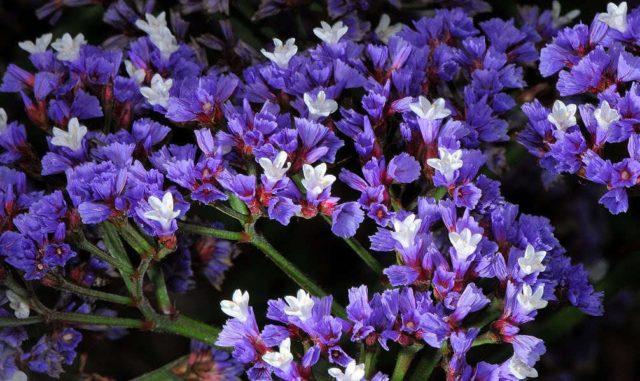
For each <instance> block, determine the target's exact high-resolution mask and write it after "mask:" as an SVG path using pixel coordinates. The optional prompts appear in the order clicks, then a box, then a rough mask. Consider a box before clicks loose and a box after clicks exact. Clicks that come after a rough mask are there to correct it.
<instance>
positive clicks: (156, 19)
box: [136, 12, 167, 34]
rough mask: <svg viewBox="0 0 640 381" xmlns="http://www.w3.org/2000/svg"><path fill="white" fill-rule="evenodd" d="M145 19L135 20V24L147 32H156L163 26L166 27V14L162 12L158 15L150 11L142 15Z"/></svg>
mask: <svg viewBox="0 0 640 381" xmlns="http://www.w3.org/2000/svg"><path fill="white" fill-rule="evenodd" d="M144 17H145V19H146V21H145V20H142V19H139V20H136V26H137V27H138V29H140V30H142V31H143V32H145V33H147V34H154V33H158V32H159V31H160V30H162V29H163V28H166V27H167V14H166V13H164V12H162V13H160V14H159V15H158V16H154V15H152V14H150V13H147V14H145V15H144Z"/></svg>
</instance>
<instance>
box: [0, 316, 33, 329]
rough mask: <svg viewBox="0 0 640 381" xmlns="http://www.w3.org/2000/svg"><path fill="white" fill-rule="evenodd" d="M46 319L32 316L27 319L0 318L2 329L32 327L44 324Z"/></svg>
mask: <svg viewBox="0 0 640 381" xmlns="http://www.w3.org/2000/svg"><path fill="white" fill-rule="evenodd" d="M43 321H44V319H42V317H41V316H30V317H28V318H26V319H14V318H5V317H3V318H0V328H8V327H20V326H23V325H32V324H38V323H42V322H43Z"/></svg>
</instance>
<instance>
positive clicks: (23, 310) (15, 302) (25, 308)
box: [6, 290, 29, 319]
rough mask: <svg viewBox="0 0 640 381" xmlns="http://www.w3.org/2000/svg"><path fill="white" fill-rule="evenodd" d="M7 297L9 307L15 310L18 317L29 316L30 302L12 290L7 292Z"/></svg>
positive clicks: (14, 312) (24, 317)
mask: <svg viewBox="0 0 640 381" xmlns="http://www.w3.org/2000/svg"><path fill="white" fill-rule="evenodd" d="M6 295H7V299H9V307H11V309H12V310H13V314H14V315H15V316H16V317H17V318H18V319H26V318H28V317H29V303H27V301H26V300H24V299H23V298H22V297H21V296H20V295H18V294H16V293H15V292H13V291H11V290H7V292H6Z"/></svg>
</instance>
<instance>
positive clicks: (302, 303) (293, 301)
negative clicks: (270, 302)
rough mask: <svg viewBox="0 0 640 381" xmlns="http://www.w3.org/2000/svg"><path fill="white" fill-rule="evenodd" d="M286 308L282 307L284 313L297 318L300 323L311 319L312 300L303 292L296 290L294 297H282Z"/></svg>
mask: <svg viewBox="0 0 640 381" xmlns="http://www.w3.org/2000/svg"><path fill="white" fill-rule="evenodd" d="M284 300H285V302H287V306H286V307H284V313H285V314H287V315H289V316H297V317H299V318H300V320H302V321H306V320H308V319H310V318H311V315H312V311H313V304H314V303H313V299H311V296H310V295H309V294H308V293H306V292H305V291H304V290H298V293H297V294H296V296H291V295H287V296H285V297H284Z"/></svg>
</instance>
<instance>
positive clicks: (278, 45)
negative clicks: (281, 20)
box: [260, 38, 298, 69]
mask: <svg viewBox="0 0 640 381" xmlns="http://www.w3.org/2000/svg"><path fill="white" fill-rule="evenodd" d="M273 45H274V48H273V53H271V52H268V51H266V50H264V49H262V50H260V52H261V53H262V54H263V55H264V56H265V57H267V58H268V59H269V60H270V61H271V62H273V63H274V64H276V65H278V66H280V67H281V68H283V69H286V67H287V66H288V65H289V61H290V60H291V58H293V56H295V55H296V53H297V52H298V47H297V46H296V39H295V38H290V39H288V40H287V41H286V42H285V43H284V44H283V43H282V41H281V40H279V39H277V38H274V39H273Z"/></svg>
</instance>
